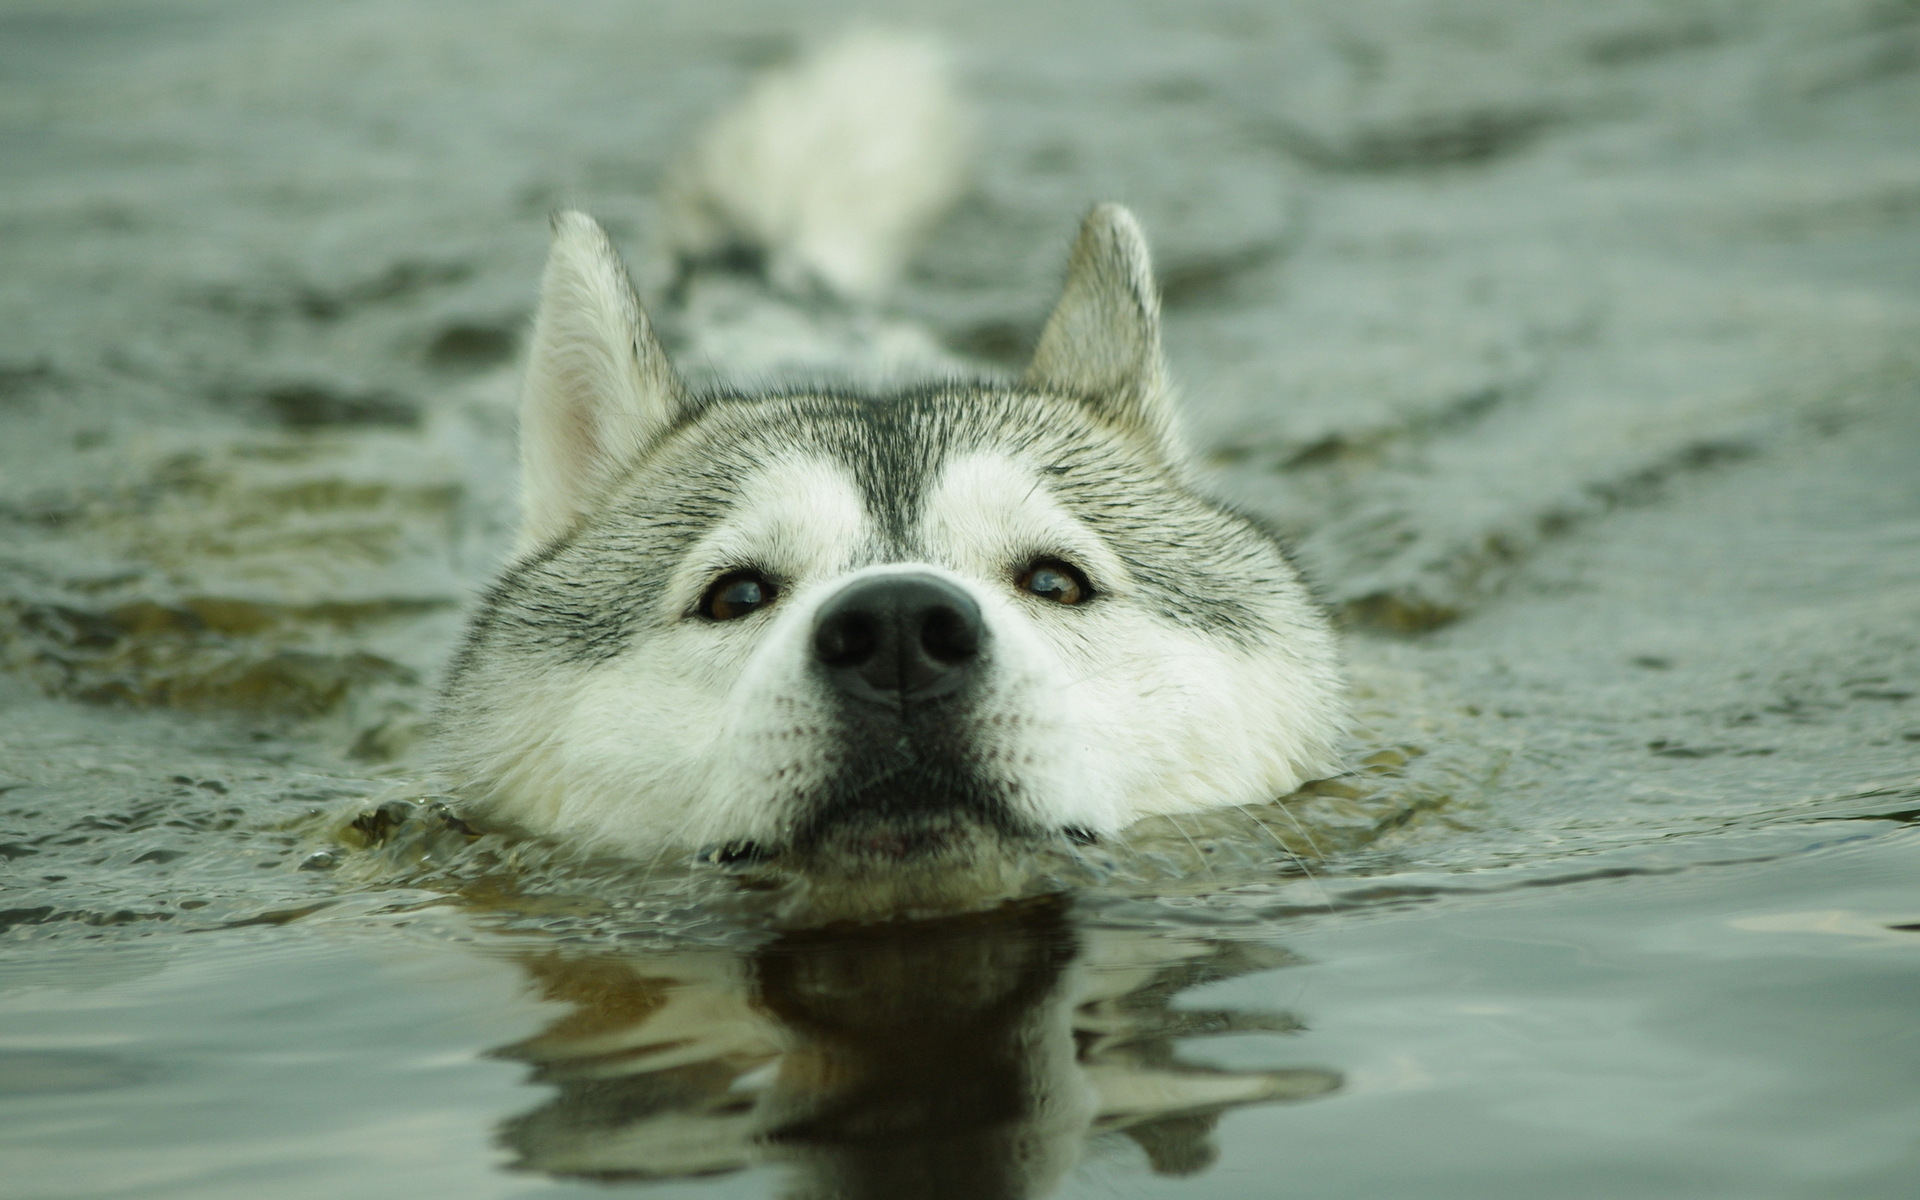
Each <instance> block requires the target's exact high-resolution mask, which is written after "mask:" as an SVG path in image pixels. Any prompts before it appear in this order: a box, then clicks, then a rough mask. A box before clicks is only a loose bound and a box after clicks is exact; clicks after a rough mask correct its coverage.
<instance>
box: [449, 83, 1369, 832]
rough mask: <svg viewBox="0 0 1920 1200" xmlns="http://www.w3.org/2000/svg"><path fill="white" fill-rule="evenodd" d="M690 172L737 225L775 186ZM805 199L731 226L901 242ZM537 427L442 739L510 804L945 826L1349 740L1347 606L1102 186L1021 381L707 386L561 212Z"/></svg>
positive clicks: (528, 819) (1119, 821)
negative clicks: (1198, 407)
mask: <svg viewBox="0 0 1920 1200" xmlns="http://www.w3.org/2000/svg"><path fill="white" fill-rule="evenodd" d="M878 52H880V51H879V50H877V49H874V48H869V50H868V53H869V54H871V53H878ZM829 65H830V64H829ZM809 69H811V70H813V71H814V72H815V73H816V75H817V74H818V73H819V72H820V71H821V70H822V69H823V68H822V67H820V66H819V65H818V64H816V65H815V66H813V67H811V68H809ZM830 75H831V72H829V76H830ZM829 82H832V80H831V78H830V79H829ZM916 86H928V87H932V86H937V85H936V84H931V83H928V84H921V85H916ZM827 90H828V91H831V88H828V89H827ZM790 91H791V89H790ZM787 98H788V101H789V102H790V104H798V105H800V106H801V107H802V108H803V109H804V108H805V106H806V104H807V97H806V96H805V95H804V94H802V95H799V96H798V97H797V98H796V97H795V96H794V95H792V94H789V95H788V97H787ZM824 103H825V102H822V105H824ZM820 106H821V105H816V107H820ZM828 107H830V106H828ZM904 107H905V108H907V109H910V110H913V109H915V106H914V105H906V106H904ZM745 111H749V112H750V111H752V106H751V105H749V107H748V109H747V110H745ZM782 111H788V110H782ZM917 111H923V112H926V111H934V112H937V111H941V109H940V106H939V105H938V104H937V103H932V102H926V101H923V102H922V103H920V104H919V105H918V108H917ZM816 117H817V122H816V123H817V124H827V123H831V119H832V114H830V113H829V114H824V115H822V114H816ZM742 119H744V118H741V117H740V116H739V115H738V114H736V115H735V117H734V118H733V120H732V125H731V126H729V125H728V124H727V123H723V124H722V126H721V127H720V128H721V129H722V130H723V131H724V130H727V129H732V130H733V132H732V133H730V134H729V135H728V136H732V137H735V138H736V139H738V138H740V137H741V136H742V135H741V134H740V133H739V132H738V129H737V127H738V125H739V122H740V121H741V120H742ZM793 119H794V118H793V117H792V116H791V115H790V112H789V115H788V116H786V117H783V120H788V121H792V120H793ZM883 135H884V136H898V134H897V131H892V132H887V131H883ZM836 136H838V137H843V138H844V137H846V136H850V135H848V134H847V133H846V131H845V130H839V131H838V132H837V133H836ZM877 136H878V135H877ZM747 140H748V141H749V142H750V141H751V140H752V139H751V138H749V139H747ZM707 157H708V158H709V159H711V158H713V157H714V156H713V155H712V154H709V155H708V156H707ZM724 157H725V156H722V158H723V159H724ZM735 157H736V158H738V156H735ZM737 169H738V170H743V171H749V172H750V171H751V170H752V169H753V167H752V164H751V163H747V164H745V165H741V166H738V167H737ZM812 169H814V170H817V171H819V172H823V173H828V174H831V173H832V172H834V171H835V170H837V169H840V168H839V167H838V166H837V165H836V163H835V162H834V161H831V160H830V159H829V160H826V161H821V162H818V163H816V164H813V166H812ZM760 182H761V183H762V184H767V183H768V181H767V180H761V181H760ZM772 182H773V183H775V184H780V183H782V181H781V180H778V179H775V180H773V181H772ZM869 182H873V181H869ZM884 182H885V181H884V180H880V181H878V182H877V183H875V186H877V187H881V188H882V189H884ZM784 185H785V186H794V187H799V185H798V184H795V183H793V182H792V181H791V180H787V181H784ZM842 186H844V187H849V188H850V187H851V186H852V185H851V184H850V183H845V182H844V181H843V184H842ZM702 188H704V191H702ZM694 190H695V192H696V193H699V194H702V195H704V196H705V197H706V198H707V200H708V202H709V203H708V204H707V206H706V208H705V209H701V210H700V211H704V212H705V213H706V214H707V216H706V219H707V220H708V221H709V223H712V222H714V221H716V220H719V219H720V218H723V217H724V216H725V215H726V213H727V212H728V205H727V203H726V201H727V197H728V195H729V194H730V192H731V193H739V192H747V191H751V190H752V189H751V187H750V186H749V185H748V184H747V183H744V182H742V181H740V180H738V179H735V178H731V177H727V178H724V179H723V180H722V181H721V182H720V183H714V182H712V181H708V182H707V183H705V184H703V185H700V186H699V187H696V188H695V189H694ZM800 190H801V191H804V192H806V193H807V194H809V195H813V196H815V197H816V198H817V197H818V195H819V194H821V192H822V186H821V185H809V186H808V187H803V188H800ZM825 190H826V191H827V192H831V191H832V190H833V189H832V187H826V188H825ZM907 191H909V192H911V194H910V195H907V196H906V197H905V198H904V199H903V200H902V201H901V206H903V207H905V206H917V207H918V208H925V207H926V206H927V200H926V195H925V190H924V189H921V190H919V191H913V190H912V189H907ZM762 199H763V202H762V204H761V206H760V211H761V212H763V213H764V212H766V211H774V210H777V207H778V205H777V199H778V198H777V197H775V198H773V199H771V200H767V199H765V198H764V197H763V198H762ZM868 200H869V205H870V207H871V200H872V198H871V197H869V198H868ZM796 205H797V202H796ZM698 208H699V206H698V205H695V206H694V209H698ZM690 211H692V209H690ZM794 212H795V215H793V218H792V219H791V220H789V221H787V222H786V223H785V225H784V226H783V225H781V223H780V222H771V223H769V221H767V220H765V219H761V220H758V221H747V220H735V221H733V222H732V224H731V226H729V227H730V228H731V229H732V230H733V236H734V237H736V238H740V237H753V238H758V239H760V240H761V241H762V242H765V241H767V240H768V239H771V238H774V237H779V238H782V239H784V240H783V241H781V242H780V243H779V244H768V245H759V246H757V247H755V249H756V251H757V253H756V255H755V258H756V259H757V260H758V261H760V262H762V263H780V262H786V263H788V264H790V265H789V267H788V268H783V270H787V271H789V272H790V271H791V269H792V268H791V264H792V263H794V262H799V263H800V264H802V266H803V267H804V265H805V264H806V263H807V261H808V258H807V256H808V253H809V252H808V250H807V247H808V246H810V245H830V246H832V247H833V248H834V253H835V254H838V255H840V256H841V257H840V259H838V260H834V261H852V262H856V263H862V264H871V263H873V262H877V261H884V260H886V259H887V257H888V255H889V254H891V253H893V251H892V250H891V249H890V246H883V247H879V248H869V250H868V251H867V252H865V253H864V254H862V253H852V254H851V255H849V254H848V252H847V249H846V248H847V246H848V238H849V237H850V236H851V234H850V233H849V231H848V230H846V229H844V228H842V229H836V230H834V231H832V236H827V235H825V234H821V233H820V232H819V231H818V230H817V229H816V228H814V226H817V225H818V224H819V221H818V220H816V219H814V218H811V217H808V216H806V215H804V214H801V213H799V210H798V208H797V206H796V208H795V210H794ZM716 213H718V214H719V217H716V216H715V214H716ZM911 216H912V214H903V213H901V212H899V211H895V212H893V213H891V214H890V215H885V214H883V215H882V216H881V217H876V218H873V222H872V223H873V225H874V230H875V233H874V237H875V238H876V239H880V238H885V239H893V240H894V241H897V240H898V238H899V230H900V229H902V228H905V227H907V226H909V225H911V224H912V223H913V220H912V219H910V217H911ZM722 223H723V224H724V222H722ZM769 229H773V230H775V232H772V233H770V232H768V230H769ZM855 232H857V231H855ZM672 240H673V238H672V235H671V233H670V236H669V241H670V242H671V241H672ZM834 270H835V268H834V267H833V266H832V263H831V262H829V263H828V264H827V265H826V266H824V267H823V268H822V269H820V270H816V271H814V272H813V273H812V279H813V281H814V282H815V283H816V284H819V283H826V284H832V283H833V282H834ZM841 273H842V274H843V275H844V274H846V273H847V272H846V271H845V270H844V269H842V271H841ZM854 274H855V275H856V276H857V277H858V279H859V280H860V281H861V282H862V284H863V286H864V285H865V284H866V283H870V282H871V280H872V278H873V272H872V271H868V272H867V273H866V274H864V275H859V274H858V273H857V272H855V273H854ZM843 290H849V291H851V290H854V289H851V288H849V289H843ZM521 438H522V462H523V480H522V488H523V508H524V525H523V529H522V536H521V548H520V552H519V555H518V558H517V561H515V562H514V563H513V564H512V565H511V566H510V567H509V568H508V569H507V570H506V572H505V574H504V575H503V577H502V578H501V579H500V581H499V582H498V583H497V584H496V585H495V586H494V587H493V588H492V590H491V591H490V592H489V593H488V595H487V597H486V600H485V602H484V604H483V605H482V607H481V609H480V611H479V613H478V614H477V616H476V617H475V619H474V621H473V624H472V627H471V630H470V633H469V637H468V640H467V643H466V645H465V647H464V649H463V650H462V652H461V653H460V655H459V657H458V658H457V660H456V662H455V664H454V667H453V670H452V672H451V675H450V679H449V682H448V684H447V688H446V693H445V698H444V703H443V709H442V722H441V724H442V733H441V737H440V746H441V749H442V758H443V762H444V763H445V765H446V766H447V768H448V769H449V771H450V772H451V773H452V774H453V775H454V776H455V778H456V780H457V782H458V785H459V786H460V787H461V788H462V789H463V790H464V791H466V792H467V793H469V794H470V796H471V797H472V799H473V800H474V801H475V802H476V803H477V804H478V805H480V806H481V808H482V811H486V812H489V813H491V814H492V815H493V816H495V817H496V818H498V819H502V820H505V821H507V822H510V823H513V824H517V825H520V826H523V827H526V828H529V829H532V830H535V831H538V832H543V833H549V834H555V835H559V836H562V837H566V838H570V839H574V840H577V841H580V842H583V843H587V844H590V845H593V846H596V847H597V848H600V849H603V850H610V851H614V852H619V853H624V854H630V855H635V856H640V857H651V856H654V855H656V854H660V853H664V852H670V851H674V850H677V849H684V850H692V849H698V848H702V847H718V848H721V852H722V854H723V856H736V857H756V858H757V857H762V856H769V855H786V856H793V857H797V858H800V859H803V860H805V859H815V860H817V859H820V858H823V857H835V856H839V857H845V856H852V858H853V859H855V860H857V861H866V860H872V859H881V860H887V861H897V860H900V859H903V858H912V859H915V860H920V859H924V858H926V857H928V856H930V855H949V856H952V855H962V856H964V855H967V854H969V853H970V852H971V851H972V850H974V849H977V848H978V847H979V846H980V845H981V844H982V843H983V842H993V841H1004V840H1007V839H1020V838H1033V837H1041V838H1044V837H1051V836H1062V835H1065V836H1071V837H1075V838H1079V839H1085V838H1087V837H1095V836H1102V835H1106V834H1111V833H1115V832H1117V831H1119V830H1121V829H1123V828H1124V827H1125V826H1127V825H1128V824H1129V823H1131V822H1132V821H1134V820H1135V819H1137V818H1140V817H1143V816H1147V815H1149V814H1154V813H1163V812H1179V811H1186V810H1192V809H1198V808H1205V807H1211V806H1216V805H1227V804H1244V803H1253V802H1262V801H1267V800H1271V799H1274V798H1276V797H1278V796H1281V795H1283V794H1285V793H1287V792H1289V791H1291V790H1293V789H1294V788H1296V787H1297V786H1298V785H1299V784H1301V783H1302V782H1305V781H1307V780H1309V779H1313V778H1316V777H1319V776H1321V775H1325V774H1328V773H1330V772H1331V771H1333V770H1334V769H1335V766H1336V761H1337V747H1336V744H1337V740H1338V737H1339V734H1340V730H1341V724H1342V715H1343V714H1342V705H1341V699H1340V683H1339V678H1338V669H1337V661H1336V652H1335V648H1334V644H1333V638H1332V635H1331V632H1330V630H1329V628H1328V625H1327V622H1326V620H1325V618H1324V616H1323V615H1322V614H1321V612H1320V611H1319V610H1318V608H1317V607H1316V606H1315V605H1314V604H1313V602H1312V600H1311V599H1310V597H1309V596H1308V595H1307V593H1306V590H1305V588H1304V587H1303V586H1302V584H1301V582H1300V580H1299V578H1298V575H1297V574H1296V572H1295V571H1294V569H1293V568H1292V566H1291V565H1290V564H1289V562H1288V561H1287V559H1286V557H1285V555H1284V554H1283V552H1282V551H1281V549H1280V547H1279V546H1278V545H1277V544H1276V543H1275V542H1274V541H1273V539H1272V538H1271V537H1269V536H1268V535H1267V534H1265V533H1264V532H1262V531H1261V530H1260V529H1258V528H1257V527H1256V526H1254V525H1253V524H1251V523H1250V522H1248V521H1247V520H1245V519H1244V518H1242V517H1240V516H1238V515H1236V514H1235V513H1233V512H1231V511H1229V510H1227V509H1225V508H1223V507H1221V506H1219V505H1217V504H1215V503H1212V502H1210V501H1208V500H1206V499H1204V498H1202V497H1201V496H1200V495H1199V494H1198V493H1197V492H1196V491H1194V489H1193V487H1192V481H1191V475H1192V467H1191V463H1190V461H1189V457H1188V454H1187V452H1186V450H1185V448H1184V446H1183V445H1182V443H1181V441H1180V437H1179V434H1178V431H1177V422H1176V419H1175V413H1174V410H1173V400H1172V395H1171V391H1170V389H1169V387H1168V385H1167V382H1166V380H1165V377H1164V372H1163V369H1162V365H1161V356H1160V348H1159V333H1158V305H1157V300H1156V295H1155V291H1154V286H1153V282H1152V277H1151V272H1150V269H1149V266H1148V258H1147V250H1146V244H1145V241H1144V239H1143V238H1142V236H1141V234H1140V231H1139V228H1138V226H1137V225H1136V223H1135V222H1134V221H1133V219H1132V217H1131V216H1129V215H1128V214H1127V213H1126V212H1125V210H1123V209H1120V208H1118V207H1115V206H1102V207H1100V208H1097V209H1095V210H1094V212H1093V213H1092V214H1091V215H1090V216H1089V217H1088V218H1087V221H1086V223H1085V225H1084V226H1083V228H1082V230H1081V233H1080V237H1079V240H1078V242H1077V243H1076V245H1075V247H1074V251H1073V255H1072V259H1071V263H1070V266H1069V270H1068V278H1067V283H1066V287H1065V289H1064V292H1063V294H1062V296H1061V299H1060V302H1059V304H1058V307H1057V308H1056V309H1055V311H1054V313H1053V315H1052V317H1051V318H1050V320H1049V321H1048V323H1047V325H1046V327H1045V329H1044V331H1043V333H1042V335H1041V337H1040V341H1039V344H1038V348H1037V350H1036V353H1035V356H1034V359H1033V361H1032V364H1031V365H1030V367H1029V368H1028V369H1027V371H1026V372H1025V373H1024V375H1023V376H1021V377H1020V378H1019V379H1018V380H1012V381H996V382H980V381H977V380H972V381H970V380H962V379H959V378H954V377H937V376H936V377H932V378H926V379H923V380H921V381H919V382H913V383H909V384H907V385H905V386H899V387H891V388H885V389H877V388H873V387H870V386H868V387H857V388H847V389H837V388H796V389H793V390H783V391H780V392H777V393H775V394H766V395H744V394H736V393H733V392H730V391H726V390H724V389H722V390H711V391H696V390H694V389H691V388H689V387H688V386H687V385H686V384H684V383H683V382H682V381H681V379H680V377H679V375H678V374H677V373H676V372H675V370H674V368H673V367H672V366H671V365H670V364H669V362H668V360H667V356H666V354H665V352H664V351H663V349H662V348H661V345H660V343H659V341H658V340H657V339H656V338H655V336H654V333H653V330H652V327H651V326H650V324H649V322H648V320H647V318H646V316H645V315H644V314H643V313H642V311H641V308H640V305H639V303H638V301H637V300H636V299H635V297H634V292H633V289H632V287H631V285H630V283H629V282H628V279H627V276H626V273H625V271H624V269H623V268H622V266H621V264H620V261H619V259H618V257H617V255H616V254H615V252H614V251H613V248H612V247H611V245H610V244H609V242H608V241H607V238H606V236H605V234H604V233H602V232H601V230H600V229H599V227H598V226H597V225H595V224H594V223H593V222H592V221H591V220H589V219H588V218H586V217H584V216H581V215H579V214H577V213H567V214H562V215H561V216H560V217H558V218H556V222H555V241H554V248H553V253H552V257H551V259H550V261H549V264H548V268H547V272H546V276H545V279H544V282H543V292H542V302H541V309H540V314H539V317H538V319H537V322H536V327H535V332H534V338H533V346H532V353H531V358H530V365H529V376H528V381H527V386H526V393H525V400H524V405H523V410H522V424H521Z"/></svg>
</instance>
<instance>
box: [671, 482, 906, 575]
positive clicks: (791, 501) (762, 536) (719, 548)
mask: <svg viewBox="0 0 1920 1200" xmlns="http://www.w3.org/2000/svg"><path fill="white" fill-rule="evenodd" d="M737 494H738V495H739V496H740V497H742V499H741V501H740V503H739V504H738V505H737V506H735V507H734V508H733V509H732V511H730V512H729V513H727V515H726V516H725V517H723V518H722V519H721V521H720V522H719V523H718V524H717V525H716V526H715V527H714V528H713V529H712V530H711V531H710V532H709V533H708V535H707V537H706V538H705V539H703V542H702V544H701V546H700V547H699V549H698V550H697V551H696V552H695V553H694V554H692V555H690V556H689V557H688V562H689V563H690V564H692V567H693V569H694V570H695V571H696V572H697V573H699V574H701V575H702V576H703V577H704V575H705V573H707V572H710V571H713V570H719V569H725V568H727V567H732V566H740V567H746V566H757V567H761V568H764V569H766V570H770V571H773V572H775V573H778V574H781V575H786V576H789V577H792V578H800V577H818V576H820V575H823V574H830V573H833V572H835V571H839V570H844V569H846V567H847V566H849V565H850V563H851V561H852V560H853V558H854V556H855V555H856V554H857V553H858V552H859V551H860V550H861V548H862V547H864V546H866V545H868V544H869V543H870V542H871V541H872V534H873V521H872V517H871V514H869V512H868V511H867V504H866V500H865V497H864V495H863V492H862V490H861V488H860V487H859V486H858V484H857V483H856V481H855V480H854V479H853V477H852V474H851V473H850V472H849V471H848V470H847V468H846V467H845V466H844V465H842V464H840V463H836V462H833V461H832V460H830V459H828V458H826V457H824V456H821V455H815V454H804V453H793V454H788V455H782V456H780V457H778V458H775V459H774V460H773V461H771V462H769V463H767V464H766V465H765V466H763V467H761V468H759V469H758V470H756V471H755V472H753V473H752V474H751V475H749V476H748V477H747V478H745V479H743V480H741V482H740V486H739V488H738V492H737Z"/></svg>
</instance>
